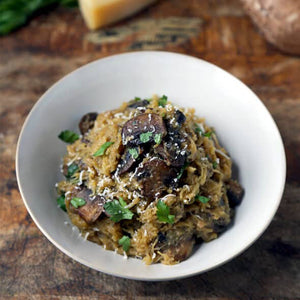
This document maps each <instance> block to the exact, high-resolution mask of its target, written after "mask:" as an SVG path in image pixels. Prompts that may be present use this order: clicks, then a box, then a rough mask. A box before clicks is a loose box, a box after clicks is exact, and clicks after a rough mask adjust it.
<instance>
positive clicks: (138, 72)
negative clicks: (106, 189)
mask: <svg viewBox="0 0 300 300" xmlns="http://www.w3.org/2000/svg"><path fill="white" fill-rule="evenodd" d="M153 94H159V95H162V94H165V95H167V96H168V97H169V100H171V101H172V102H174V103H176V104H177V105H179V106H183V107H194V108H196V112H197V114H198V115H199V116H203V117H205V118H206V120H207V123H208V124H209V125H212V126H214V127H215V129H216V132H217V134H218V136H219V138H220V140H221V142H222V144H223V145H224V147H225V148H226V149H227V150H228V151H229V153H230V155H231V156H232V158H233V161H234V163H235V164H236V165H237V166H238V169H239V180H240V182H241V184H242V185H243V186H244V188H245V191H246V193H245V196H244V199H243V202H242V204H241V205H240V206H239V207H238V208H237V212H236V216H235V220H234V225H233V226H232V227H231V228H230V229H229V230H227V231H226V232H225V233H223V234H222V235H221V236H220V237H219V238H218V239H216V240H214V241H212V242H210V243H207V244H203V245H201V247H199V248H197V250H196V251H195V253H194V254H193V255H192V256H191V257H190V258H189V259H187V260H186V261H184V262H181V263H180V264H178V265H174V266H165V265H162V264H155V265H150V266H146V265H144V264H143V262H142V261H141V260H138V259H135V258H129V259H128V260H125V259H124V258H123V257H122V256H121V255H118V254H115V253H114V252H112V251H106V250H104V249H103V248H102V247H101V246H98V245H96V244H94V243H91V242H87V241H84V240H83V239H82V238H81V237H78V234H77V233H74V232H72V226H68V225H64V222H65V221H68V216H67V214H66V213H64V212H63V211H62V210H60V209H59V208H57V205H56V200H55V199H56V193H55V189H54V184H55V183H56V182H57V181H59V179H60V178H61V175H60V173H59V168H60V167H59V166H60V163H61V158H62V156H63V155H64V153H65V151H66V150H65V145H64V144H63V143H62V142H61V141H59V139H58V138H57V135H58V134H59V132H60V131H61V130H64V129H71V130H72V129H73V130H75V129H77V124H78V121H79V119H80V118H81V116H82V115H83V114H85V113H87V112H90V111H98V112H102V111H104V110H109V109H113V108H116V107H118V106H119V105H120V104H121V103H122V102H123V101H128V100H129V99H132V98H133V97H135V96H139V97H150V96H152V95H153ZM16 161H17V177H18V183H19V188H20V191H21V194H22V197H23V200H24V203H25V205H26V207H27V210H28V211H29V213H30V215H31V217H32V218H33V220H34V221H35V223H36V225H37V226H38V227H39V229H40V230H41V231H42V232H43V233H44V235H45V236H46V237H47V238H48V239H49V240H50V241H51V242H52V243H53V244H54V245H55V246H56V247H58V248H59V249H60V250H61V251H63V252H64V253H65V254H67V255H68V256H70V257H72V258H73V259H75V260H77V261H78V262H80V263H82V264H84V265H86V266H89V267H91V268H93V269H96V270H99V271H101V272H104V273H108V274H112V275H115V276H120V277H125V278H131V279H137V280H170V279H178V278H182V277H187V276H191V275H195V274H198V273H201V272H205V271H207V270H210V269H212V268H215V267H216V266H219V265H221V264H223V263H224V262H226V261H228V260H230V259H232V258H233V257H235V256H236V255H238V254H239V253H241V252H242V251H244V250H245V249H246V248H247V247H249V246H250V245H251V244H252V243H253V242H254V241H255V240H256V239H257V238H258V237H259V236H260V235H261V234H262V233H263V231H264V230H265V229H266V227H267V226H268V225H269V223H270V222H271V220H272V218H273V216H274V214H275V212H276V210H277V208H278V205H279V203H280V199H281V196H282V192H283V188H284V183H285V174H286V162H285V154H284V148H283V144H282V140H281V137H280V134H279V131H278V129H277V127H276V125H275V123H274V121H273V119H272V117H271V115H270V114H269V112H268V111H267V109H266V108H265V106H264V105H263V104H262V102H261V101H260V100H259V99H258V98H257V96H256V95H255V94H254V93H253V92H252V91H251V90H250V89H249V88H248V87H246V86H245V85H244V84H243V83H242V82H240V81H239V80H238V79H236V78H235V77H233V76H232V75H230V74H229V73H227V72H225V71H223V70H222V69H220V68H218V67H216V66H214V65H212V64H210V63H207V62H205V61H203V60H200V59H196V58H193V57H189V56H185V55H180V54H175V53H167V52H135V53H128V54H121V55H116V56H112V57H108V58H104V59H100V60H98V61H95V62H93V63H90V64H88V65H86V66H84V67H82V68H79V69H78V70H76V71H74V72H72V73H71V74H69V75H67V76H66V77H64V78H63V79H61V80H60V81H59V82H58V83H56V84H55V85H54V86H52V87H51V88H50V89H49V90H48V91H47V92H46V93H45V94H44V95H43V96H42V97H41V99H40V100H39V101H38V102H37V103H36V105H35V106H34V108H33V109H32V111H31V113H30V114H29V116H28V117H27V120H26V122H25V124H24V126H23V129H22V132H21V134H20V138H19V142H18V149H17V158H16Z"/></svg>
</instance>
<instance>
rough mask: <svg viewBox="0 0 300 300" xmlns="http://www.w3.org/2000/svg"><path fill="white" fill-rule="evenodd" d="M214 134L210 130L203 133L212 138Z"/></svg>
mask: <svg viewBox="0 0 300 300" xmlns="http://www.w3.org/2000/svg"><path fill="white" fill-rule="evenodd" d="M212 134H213V132H212V131H208V132H205V133H202V135H203V136H206V137H208V138H210V137H211V135H212Z"/></svg>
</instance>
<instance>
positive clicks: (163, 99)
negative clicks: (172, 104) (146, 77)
mask: <svg viewBox="0 0 300 300" xmlns="http://www.w3.org/2000/svg"><path fill="white" fill-rule="evenodd" d="M167 101H168V97H167V96H166V95H163V96H162V97H161V98H159V99H158V105H159V106H162V107H165V105H166V104H167Z"/></svg>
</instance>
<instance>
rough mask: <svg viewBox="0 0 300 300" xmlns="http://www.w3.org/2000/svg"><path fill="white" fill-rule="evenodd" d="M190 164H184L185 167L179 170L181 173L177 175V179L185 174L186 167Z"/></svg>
mask: <svg viewBox="0 0 300 300" xmlns="http://www.w3.org/2000/svg"><path fill="white" fill-rule="evenodd" d="M188 166H189V163H188V162H186V163H185V164H184V165H183V167H182V168H181V169H180V172H179V174H178V176H177V179H178V180H179V179H180V178H181V177H182V175H183V173H184V171H185V169H186V168H187V167H188Z"/></svg>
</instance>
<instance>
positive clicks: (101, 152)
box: [93, 142, 114, 156]
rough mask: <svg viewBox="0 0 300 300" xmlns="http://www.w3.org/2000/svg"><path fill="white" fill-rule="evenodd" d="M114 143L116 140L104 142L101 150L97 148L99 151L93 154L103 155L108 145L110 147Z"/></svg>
mask: <svg viewBox="0 0 300 300" xmlns="http://www.w3.org/2000/svg"><path fill="white" fill-rule="evenodd" d="M113 143H114V142H106V143H104V144H103V145H102V146H101V147H100V148H99V150H97V151H96V152H95V153H94V154H93V156H102V155H104V153H105V151H106V149H107V148H108V147H110V146H111V145H112V144H113Z"/></svg>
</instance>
